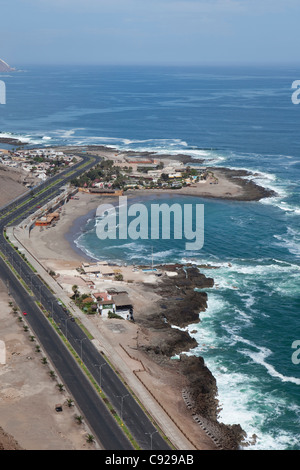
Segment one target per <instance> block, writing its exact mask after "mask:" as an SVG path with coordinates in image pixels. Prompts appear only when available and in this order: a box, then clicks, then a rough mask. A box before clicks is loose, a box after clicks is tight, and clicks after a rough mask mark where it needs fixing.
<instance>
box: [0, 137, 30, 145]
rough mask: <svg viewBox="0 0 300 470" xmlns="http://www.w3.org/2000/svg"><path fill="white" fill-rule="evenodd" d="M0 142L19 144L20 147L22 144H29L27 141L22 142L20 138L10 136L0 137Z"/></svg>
mask: <svg viewBox="0 0 300 470" xmlns="http://www.w3.org/2000/svg"><path fill="white" fill-rule="evenodd" d="M0 143H2V144H8V145H17V146H18V147H20V146H21V145H27V144H26V143H24V142H21V141H20V140H18V139H12V138H8V137H0Z"/></svg>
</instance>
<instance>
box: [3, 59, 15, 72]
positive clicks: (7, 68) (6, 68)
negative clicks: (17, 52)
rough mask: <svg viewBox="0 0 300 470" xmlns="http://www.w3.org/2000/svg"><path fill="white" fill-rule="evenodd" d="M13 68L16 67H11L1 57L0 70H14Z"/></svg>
mask: <svg viewBox="0 0 300 470" xmlns="http://www.w3.org/2000/svg"><path fill="white" fill-rule="evenodd" d="M13 70H15V69H13V68H12V67H10V66H9V65H8V64H7V63H6V62H4V60H1V59H0V72H12V71H13Z"/></svg>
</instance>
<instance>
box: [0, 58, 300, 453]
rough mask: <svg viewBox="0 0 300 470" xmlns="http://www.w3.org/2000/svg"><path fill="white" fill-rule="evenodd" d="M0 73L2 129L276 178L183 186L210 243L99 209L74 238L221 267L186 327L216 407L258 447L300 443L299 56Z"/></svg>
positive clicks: (39, 139) (119, 254) (98, 252)
mask: <svg viewBox="0 0 300 470" xmlns="http://www.w3.org/2000/svg"><path fill="white" fill-rule="evenodd" d="M0 79H1V80H4V81H5V83H6V87H7V104H6V105H5V106H0V132H1V134H0V136H1V135H2V136H10V135H11V134H12V135H13V136H17V137H19V138H21V139H22V140H24V142H28V143H29V144H32V145H39V146H41V145H43V146H47V145H48V146H49V145H57V144H65V145H66V144H70V145H72V144H76V145H78V144H82V145H86V144H103V145H109V146H114V147H115V148H116V149H125V150H129V149H132V150H137V151H144V150H151V151H155V152H159V153H166V154H176V153H181V154H182V153H186V154H188V155H192V156H193V157H194V158H195V159H198V160H199V159H204V160H205V161H206V162H207V164H209V165H216V166H226V167H231V168H244V169H248V170H251V171H253V172H254V173H255V175H254V176H253V178H254V179H255V181H257V182H259V183H260V184H262V185H263V186H265V187H268V188H272V189H274V190H275V191H276V193H277V196H276V197H273V198H270V199H264V200H262V201H260V202H249V203H246V202H226V201H221V200H219V201H218V200H204V199H202V200H199V199H195V198H188V197H185V198H181V199H179V198H176V197H175V198H173V199H172V201H173V202H178V203H180V204H182V203H194V204H196V203H200V202H201V203H203V204H204V207H205V243H204V247H203V249H202V250H200V251H194V252H191V251H186V250H185V245H184V243H183V241H179V240H175V241H174V240H171V241H170V240H169V241H166V240H158V241H156V242H155V243H154V242H153V241H150V240H131V241H130V240H127V241H124V242H116V241H103V242H99V239H98V238H97V237H96V223H97V220H95V219H92V220H90V221H89V222H88V223H87V225H86V226H85V227H84V233H82V234H78V239H77V244H78V246H80V247H81V248H83V249H84V250H85V251H86V252H88V253H90V254H92V256H94V257H98V258H101V259H110V260H113V261H116V262H127V263H137V264H138V263H141V262H142V263H145V261H147V260H149V263H151V257H152V250H153V260H154V262H155V263H164V262H174V261H180V262H195V263H210V264H212V265H214V266H217V267H218V269H216V270H213V271H209V272H208V274H209V275H213V277H214V279H215V287H214V288H213V289H210V290H209V291H208V294H209V297H208V309H207V311H206V312H205V313H202V314H201V323H199V324H198V325H196V326H195V325H192V326H191V327H190V331H193V332H194V331H195V330H196V331H197V333H191V334H193V335H195V337H196V339H197V341H198V347H197V348H196V349H195V350H194V351H191V352H190V353H192V354H200V355H202V356H203V357H204V358H205V361H206V363H207V365H208V367H209V368H210V369H211V371H212V372H213V374H214V375H215V377H216V379H217V383H218V388H219V399H220V404H221V406H222V407H223V409H222V412H221V415H220V419H221V420H222V421H224V422H225V423H227V424H231V423H240V424H241V425H242V427H243V428H244V429H245V430H246V431H247V433H248V434H249V436H251V435H252V434H256V435H257V436H258V439H257V442H256V444H255V445H254V446H252V447H251V448H255V449H300V443H299V441H300V432H299V422H300V396H299V390H300V364H299V365H297V364H294V363H293V361H292V354H293V352H294V350H293V349H292V343H293V342H294V341H296V340H300V322H299V313H300V282H299V281H300V196H299V189H300V137H299V135H300V106H296V105H294V104H292V101H291V96H292V90H291V85H292V82H293V81H294V80H297V79H300V68H296V67H295V68H293V67H289V68H287V67H281V68H280V67H277V68H270V67H269V68H263V67H260V68H254V67H252V68H247V67H244V68H241V67H235V68H226V67H223V68H219V67H203V68H187V67H186V68H179V67H168V68H167V67H166V68H164V67H156V68H154V67H152V68H149V67H131V68H126V67H91V68H89V67H88V68H78V67H65V68H60V67H51V68H50V67H44V68H36V67H30V68H28V69H27V70H24V71H19V72H17V73H14V74H6V75H4V74H3V75H0ZM0 147H1V145H0ZM165 201H166V202H170V200H169V199H168V198H167V197H166V198H165ZM151 202H153V200H151V198H148V199H147V200H146V202H145V203H146V205H147V207H149V208H150V205H151ZM160 202H163V199H160Z"/></svg>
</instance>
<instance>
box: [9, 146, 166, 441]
mask: <svg viewBox="0 0 300 470" xmlns="http://www.w3.org/2000/svg"><path fill="white" fill-rule="evenodd" d="M81 157H82V158H83V159H84V160H86V161H87V160H88V156H87V155H81ZM81 164H82V163H81ZM94 165H95V161H93V162H90V163H89V165H88V166H87V167H85V169H84V170H82V169H79V170H76V166H74V167H72V171H73V172H74V171H75V173H73V174H72V175H71V176H69V177H67V178H65V179H64V180H63V181H60V182H59V183H57V186H55V185H54V186H52V187H51V188H50V189H48V190H46V191H45V192H43V193H42V194H41V195H37V196H36V197H35V198H34V199H32V200H30V201H28V202H27V203H25V204H24V205H22V207H18V206H19V205H20V204H22V202H24V201H26V200H27V199H28V195H26V196H24V197H23V198H21V199H18V201H17V202H14V204H13V205H12V206H13V207H15V210H14V211H13V212H10V213H9V211H10V209H11V206H8V207H5V209H4V210H2V211H0V216H1V215H3V214H7V215H6V216H5V217H3V218H2V219H0V249H1V251H2V253H3V254H4V255H5V256H6V258H7V259H8V261H9V262H10V264H11V265H12V266H13V267H14V269H15V270H16V271H17V272H18V274H19V275H20V276H21V278H22V279H23V280H24V281H25V283H26V284H27V285H28V286H29V287H30V289H31V290H32V292H33V293H34V295H35V298H33V297H32V296H31V295H30V294H29V293H28V291H27V290H26V289H24V287H23V286H22V284H21V283H20V282H19V280H18V279H17V278H16V277H15V275H14V274H13V273H12V271H11V270H10V268H9V267H8V266H7V264H6V263H5V262H4V261H3V260H2V259H1V258H0V277H1V278H2V280H3V281H4V282H5V283H6V284H8V285H9V290H10V292H11V295H12V296H13V297H14V299H15V301H16V303H17V304H18V306H19V307H20V309H21V311H26V312H28V315H27V316H26V321H27V322H28V324H29V326H30V328H31V329H32V330H33V331H34V334H35V336H36V338H38V341H39V342H40V345H41V347H42V348H43V349H44V351H45V352H46V354H47V356H48V357H49V359H50V360H51V361H52V363H53V365H54V366H55V369H56V370H57V372H58V374H59V376H60V378H61V380H62V382H63V384H64V385H65V387H66V388H67V389H68V391H69V392H70V394H71V395H72V397H73V398H74V400H75V402H76V405H77V406H78V408H79V409H80V410H81V413H82V415H83V416H84V418H85V420H86V422H87V423H88V425H89V427H90V429H91V430H92V433H93V435H94V437H95V438H96V439H97V440H98V442H99V443H101V446H102V447H103V448H104V449H105V450H131V449H132V445H131V443H130V442H129V440H128V439H127V437H125V434H124V433H123V431H122V429H121V427H120V426H119V425H117V423H116V421H115V419H114V418H113V416H112V414H111V412H109V411H108V410H107V408H106V407H105V406H104V404H103V401H102V399H101V397H100V396H99V394H98V393H97V392H96V390H95V389H94V387H93V386H92V384H91V383H90V382H89V380H88V379H87V377H86V376H85V374H84V373H83V372H82V369H81V368H80V367H79V366H78V364H77V363H76V361H75V359H74V358H73V357H72V355H71V354H70V353H69V351H68V349H67V348H66V346H65V345H64V343H63V342H62V341H61V339H60V337H59V336H58V334H57V333H56V332H55V330H54V329H53V327H52V326H51V324H50V322H49V321H48V320H47V318H46V317H45V316H44V314H43V313H42V312H41V310H40V309H39V308H38V306H37V304H36V303H35V300H38V301H40V302H41V303H42V305H43V307H44V308H46V309H47V310H48V311H49V313H50V314H51V315H52V316H53V319H54V320H55V322H56V323H57V324H58V325H60V328H61V329H62V332H63V333H64V335H65V336H67V339H68V341H69V343H70V344H71V345H72V347H73V349H74V350H75V351H76V352H77V354H78V355H79V357H81V359H82V361H83V363H84V364H85V366H86V367H87V369H88V370H89V371H90V373H91V374H92V375H93V377H94V379H95V381H96V382H97V383H98V384H100V378H101V387H102V390H103V392H104V393H105V395H106V396H107V398H108V399H109V401H110V403H111V404H112V405H113V407H114V408H115V410H116V411H117V412H118V414H119V416H120V417H121V419H122V420H123V422H124V424H125V425H126V426H127V428H128V429H129V430H130V433H131V434H132V436H133V437H134V439H135V440H136V442H137V443H138V444H139V446H140V448H141V449H144V450H146V449H151V445H152V450H170V447H169V446H168V445H167V443H166V441H165V440H164V439H163V437H162V436H161V435H160V434H159V433H158V432H157V430H156V428H155V427H154V426H153V424H152V423H151V421H150V419H149V418H148V417H147V415H146V414H145V413H144V411H143V410H142V408H141V407H140V406H139V404H138V403H137V402H136V401H135V399H134V398H133V397H132V395H131V394H130V393H129V391H128V390H127V389H126V387H125V386H124V384H123V383H122V381H121V380H120V379H119V377H118V375H117V374H116V373H115V372H114V371H113V369H112V368H111V367H110V365H109V364H108V363H106V361H105V359H104V357H103V356H102V355H101V354H100V352H99V351H98V350H97V349H96V348H95V347H94V345H93V344H92V343H91V341H90V340H89V339H88V337H87V336H86V335H85V333H84V332H83V331H82V330H81V328H80V327H79V326H78V325H77V323H76V322H74V321H72V320H71V318H70V316H68V314H67V313H66V311H65V309H64V308H63V307H62V306H61V305H59V303H58V301H57V299H56V298H55V296H54V295H53V294H52V293H51V291H50V290H49V289H48V287H47V286H46V285H45V284H44V283H43V282H42V280H41V279H40V278H39V277H38V276H36V275H35V274H34V272H33V271H32V270H31V269H30V267H29V266H28V265H27V263H26V262H25V261H24V260H23V259H22V257H21V256H20V255H19V254H18V253H17V252H16V251H15V250H14V249H13V248H12V247H11V245H10V244H9V243H8V242H7V241H6V239H5V237H4V235H3V229H4V228H5V226H8V225H9V224H10V223H11V222H12V221H13V224H14V225H16V224H18V223H20V221H21V220H24V219H25V218H26V217H27V216H28V215H29V213H32V212H34V211H35V209H34V208H35V207H36V206H37V205H38V204H39V202H40V201H41V200H43V204H45V203H46V201H47V198H48V199H49V201H50V200H52V199H53V198H54V197H55V196H56V195H58V194H59V193H60V188H61V186H63V185H65V184H66V183H67V182H68V181H69V180H71V179H73V178H75V177H76V176H77V175H79V174H80V173H82V171H86V170H87V169H88V168H89V167H92V166H94ZM78 166H80V164H78V165H77V167H78ZM69 172H70V169H69V170H68V171H65V172H64V173H60V174H58V175H57V176H56V177H54V178H52V179H51V184H52V183H55V181H57V180H61V178H62V177H63V174H67V173H69ZM47 185H49V181H48V182H47V183H46V184H45V183H44V184H43V185H41V186H39V187H38V189H36V190H35V192H39V191H41V189H42V188H46V187H47ZM1 212H2V214H1ZM104 364H105V366H104ZM100 371H101V372H100Z"/></svg>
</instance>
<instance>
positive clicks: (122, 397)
mask: <svg viewBox="0 0 300 470" xmlns="http://www.w3.org/2000/svg"><path fill="white" fill-rule="evenodd" d="M128 396H129V393H127V394H126V395H123V396H122V395H117V398H121V421H122V422H121V426H123V401H124V398H126V397H128Z"/></svg>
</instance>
